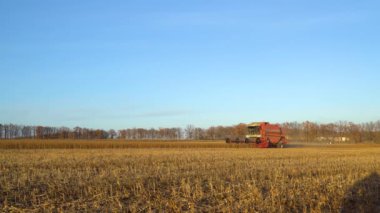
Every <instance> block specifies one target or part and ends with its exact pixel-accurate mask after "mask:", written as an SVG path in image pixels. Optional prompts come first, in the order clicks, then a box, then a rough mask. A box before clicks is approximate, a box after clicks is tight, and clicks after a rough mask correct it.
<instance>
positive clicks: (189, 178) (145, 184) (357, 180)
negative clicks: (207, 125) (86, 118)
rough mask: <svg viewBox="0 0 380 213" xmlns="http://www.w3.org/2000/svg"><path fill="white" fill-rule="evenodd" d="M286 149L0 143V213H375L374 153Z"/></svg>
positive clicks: (379, 195) (377, 167) (378, 199)
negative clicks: (197, 212)
mask: <svg viewBox="0 0 380 213" xmlns="http://www.w3.org/2000/svg"><path fill="white" fill-rule="evenodd" d="M12 143H14V144H13V145H12ZM52 143H55V144H53V145H56V146H53V145H52ZM79 143H82V144H81V145H77V144H79ZM89 143H93V144H90V145H89ZM10 144H11V145H10ZM15 144H17V145H15ZM25 144H27V145H25ZM41 144H42V145H41ZM111 144H113V145H111ZM178 144H181V145H178ZM290 147H291V148H288V149H286V148H285V149H253V148H249V146H247V145H242V146H235V145H228V144H224V143H222V142H122V141H116V142H114V141H95V142H94V141H92V142H90V141H75V142H74V141H0V211H16V212H17V211H23V210H31V211H34V210H35V211H65V212H66V211H93V210H99V211H120V210H121V211H131V212H140V211H144V212H145V211H149V210H153V211H154V210H158V211H167V212H173V211H174V212H178V211H218V212H219V211H222V212H231V211H232V212H235V211H241V212H245V211H247V212H363V211H366V212H371V211H372V212H380V206H379V203H380V176H379V174H380V157H379V156H380V146H379V145H326V146H316V145H314V146H303V145H300V144H292V145H291V146H290ZM44 148H45V149H44ZM96 148H103V149H96Z"/></svg>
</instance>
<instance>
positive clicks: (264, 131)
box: [226, 122, 287, 148]
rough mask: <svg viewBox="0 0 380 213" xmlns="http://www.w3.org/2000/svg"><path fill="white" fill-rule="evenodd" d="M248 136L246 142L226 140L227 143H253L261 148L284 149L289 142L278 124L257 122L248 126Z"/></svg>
mask: <svg viewBox="0 0 380 213" xmlns="http://www.w3.org/2000/svg"><path fill="white" fill-rule="evenodd" d="M247 128H248V134H247V135H246V137H245V140H239V139H236V140H231V139H230V138H227V139H226V142H227V143H252V144H254V145H255V146H256V147H259V148H272V147H277V148H283V147H284V146H285V144H287V141H286V139H285V133H284V131H283V130H282V129H281V127H280V125H278V124H270V123H268V122H256V123H251V124H248V125H247Z"/></svg>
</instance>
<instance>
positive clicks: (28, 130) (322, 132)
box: [0, 120, 380, 143]
mask: <svg viewBox="0 0 380 213" xmlns="http://www.w3.org/2000/svg"><path fill="white" fill-rule="evenodd" d="M281 126H282V128H283V130H284V131H285V132H286V136H287V138H288V139H289V140H290V141H300V142H334V143H335V142H350V143H361V142H380V120H379V121H376V122H367V123H360V124H357V123H353V122H347V121H339V122H335V123H327V124H321V123H315V122H309V121H305V122H285V123H282V124H281ZM246 129H247V128H246V124H242V123H241V124H238V125H235V126H212V127H209V128H198V127H195V126H194V125H188V126H186V127H185V128H178V127H177V128H158V129H154V128H151V129H144V128H129V129H121V130H113V129H111V130H107V131H106V130H102V129H88V128H83V127H75V128H67V127H48V126H25V125H14V124H0V139H20V138H31V139H126V140H144V139H145V140H182V139H186V140H224V139H225V138H226V137H240V138H244V136H245V135H246Z"/></svg>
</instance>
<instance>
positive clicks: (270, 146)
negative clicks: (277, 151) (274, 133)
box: [267, 138, 273, 148]
mask: <svg viewBox="0 0 380 213" xmlns="http://www.w3.org/2000/svg"><path fill="white" fill-rule="evenodd" d="M267 143H268V148H272V147H273V145H272V142H271V141H270V139H269V138H268V139H267Z"/></svg>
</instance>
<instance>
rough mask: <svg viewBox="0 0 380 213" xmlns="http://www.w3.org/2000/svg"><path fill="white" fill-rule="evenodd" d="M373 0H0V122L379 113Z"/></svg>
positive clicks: (193, 120)
mask: <svg viewBox="0 0 380 213" xmlns="http://www.w3.org/2000/svg"><path fill="white" fill-rule="evenodd" d="M379 11H380V2H379V1H378V0H374V1H365V0H364V1H357V0H315V1H314V0H312V1H305V0H286V1H285V0H277V1H274V0H262V1H254V0H247V1H231V0H230V1H223V0H217V1H216V0H208V1H204V0H192V1H178V0H172V1H166V0H159V1H158V0H151V1H141V0H138V1H137V0H135V1H134V0H131V1H112V0H110V1H98V0H87V1H85V0H81V1H78V0H38V1H37V0H35V1H32V0H28V1H26V0H23V1H20V0H0V80H1V81H0V123H10V122H11V123H15V124H32V125H50V126H68V127H74V126H83V127H89V128H104V129H108V128H115V129H121V128H129V127H144V128H150V127H155V128H157V127H176V126H180V127H183V126H185V125H187V124H194V125H196V126H200V127H208V126H211V125H232V124H237V123H240V122H251V121H261V120H266V121H270V122H284V121H304V120H310V121H316V122H334V121H338V120H348V121H354V122H364V121H375V120H378V119H380V69H379V67H380V39H379V38H380V12H379Z"/></svg>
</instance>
